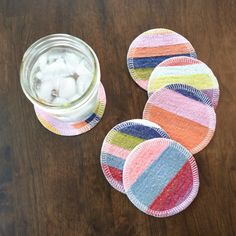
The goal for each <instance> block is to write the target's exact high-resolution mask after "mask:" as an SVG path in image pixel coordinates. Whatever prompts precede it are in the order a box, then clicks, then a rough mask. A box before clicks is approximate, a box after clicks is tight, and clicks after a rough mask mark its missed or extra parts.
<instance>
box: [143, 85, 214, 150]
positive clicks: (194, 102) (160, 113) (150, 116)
mask: <svg viewBox="0 0 236 236" xmlns="http://www.w3.org/2000/svg"><path fill="white" fill-rule="evenodd" d="M143 118H144V119H147V120H150V121H152V122H154V123H157V124H159V125H160V126H161V127H163V129H164V130H166V132H167V133H168V134H169V135H170V138H171V139H173V140H175V141H177V142H179V143H181V144H182V145H183V146H185V147H186V148H187V149H188V150H189V151H190V152H191V153H193V154H195V153H197V152H200V151H201V150H202V149H203V148H205V147H206V146H207V145H208V143H209V142H210V141H211V139H212V137H213V134H214V132H215V126H216V114H215V110H214V108H213V107H212V103H211V101H210V100H209V98H208V97H207V96H206V95H205V94H204V93H202V92H201V91H200V90H197V89H195V88H193V87H191V86H187V85H184V84H171V85H167V86H166V87H163V88H161V89H159V90H157V91H156V92H154V93H153V94H152V95H151V96H150V97H149V99H148V101H147V103H146V105H145V108H144V111H143Z"/></svg>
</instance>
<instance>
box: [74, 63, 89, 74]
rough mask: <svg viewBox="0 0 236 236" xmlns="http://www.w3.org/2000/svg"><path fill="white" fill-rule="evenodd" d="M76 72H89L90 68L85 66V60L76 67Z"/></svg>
mask: <svg viewBox="0 0 236 236" xmlns="http://www.w3.org/2000/svg"><path fill="white" fill-rule="evenodd" d="M76 73H77V74H78V75H88V74H91V72H90V70H89V69H88V68H87V67H86V62H85V61H84V60H82V61H81V62H80V64H79V65H78V66H77V68H76Z"/></svg>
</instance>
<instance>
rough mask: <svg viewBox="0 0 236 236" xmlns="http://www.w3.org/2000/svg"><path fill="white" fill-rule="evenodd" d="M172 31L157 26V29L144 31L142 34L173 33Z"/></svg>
mask: <svg viewBox="0 0 236 236" xmlns="http://www.w3.org/2000/svg"><path fill="white" fill-rule="evenodd" d="M173 33H174V32H173V31H172V30H169V29H162V28H158V29H153V30H148V31H145V32H144V33H143V34H173Z"/></svg>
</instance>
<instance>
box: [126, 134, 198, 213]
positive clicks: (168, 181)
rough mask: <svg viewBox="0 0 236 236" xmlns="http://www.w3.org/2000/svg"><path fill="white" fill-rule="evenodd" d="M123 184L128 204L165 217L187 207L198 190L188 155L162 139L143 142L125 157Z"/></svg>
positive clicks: (181, 148)
mask: <svg viewBox="0 0 236 236" xmlns="http://www.w3.org/2000/svg"><path fill="white" fill-rule="evenodd" d="M123 183H124V188H125V193H126V194H127V196H128V198H129V199H130V201H131V202H132V203H133V204H134V205H135V206H136V207H137V208H138V209H140V210H141V211H143V212H144V213H146V214H148V215H152V216H155V217H167V216H171V215H174V214H177V213H179V212H181V211H183V210H184V209H185V208H187V207H188V206H189V205H190V203H191V202H192V201H193V200H194V198H195V197H196V195H197V193H198V189H199V177H198V169H197V165H196V162H195V159H194V157H193V156H192V154H191V153H190V152H189V151H188V150H187V149H186V148H184V147H183V146H182V145H180V144H179V143H177V142H175V141H173V140H170V139H165V138H159V139H151V140H147V141H145V142H143V143H141V144H139V145H138V146H136V147H135V149H134V150H133V151H132V152H131V153H130V154H129V156H128V157H127V160H126V162H125V165H124V170H123Z"/></svg>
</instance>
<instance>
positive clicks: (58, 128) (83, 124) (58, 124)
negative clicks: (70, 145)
mask: <svg viewBox="0 0 236 236" xmlns="http://www.w3.org/2000/svg"><path fill="white" fill-rule="evenodd" d="M105 107H106V93H105V90H104V87H103V85H102V83H101V84H100V87H99V91H98V103H97V107H96V109H95V111H94V113H92V114H91V115H90V116H89V117H88V118H87V119H85V120H83V121H79V122H74V123H68V122H63V121H61V120H58V119H56V117H53V116H51V115H50V114H48V113H46V112H44V111H42V110H40V109H38V108H37V107H34V109H35V113H36V115H37V118H38V120H39V121H40V123H41V124H42V125H43V126H44V127H45V128H46V129H48V130H49V131H51V132H53V133H55V134H58V135H62V136H74V135H80V134H83V133H85V132H88V131H89V130H91V129H92V128H93V127H94V126H96V125H97V124H98V123H99V121H100V120H101V118H102V116H103V113H104V111H105Z"/></svg>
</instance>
